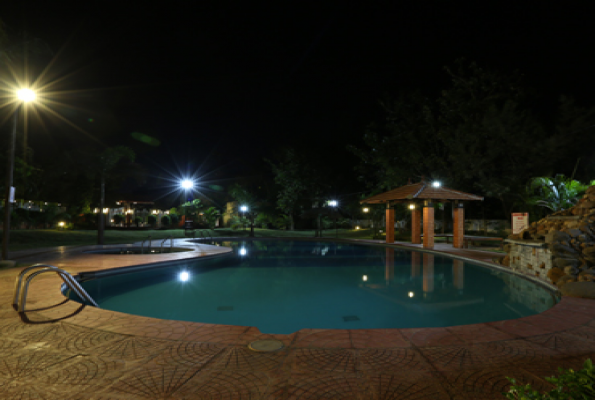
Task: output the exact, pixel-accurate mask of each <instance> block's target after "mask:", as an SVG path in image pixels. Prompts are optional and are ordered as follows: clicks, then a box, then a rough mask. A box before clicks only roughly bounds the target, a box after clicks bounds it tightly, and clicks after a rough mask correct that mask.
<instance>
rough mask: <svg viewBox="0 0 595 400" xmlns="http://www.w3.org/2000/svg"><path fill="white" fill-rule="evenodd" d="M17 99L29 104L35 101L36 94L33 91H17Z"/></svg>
mask: <svg viewBox="0 0 595 400" xmlns="http://www.w3.org/2000/svg"><path fill="white" fill-rule="evenodd" d="M17 97H18V98H19V100H22V101H24V102H25V103H28V102H30V101H33V100H35V97H36V96H35V92H34V91H33V90H31V89H19V90H18V91H17Z"/></svg>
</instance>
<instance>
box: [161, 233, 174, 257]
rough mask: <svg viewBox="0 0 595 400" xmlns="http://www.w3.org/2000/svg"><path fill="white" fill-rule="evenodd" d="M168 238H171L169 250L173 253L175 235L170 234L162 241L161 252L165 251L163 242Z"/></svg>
mask: <svg viewBox="0 0 595 400" xmlns="http://www.w3.org/2000/svg"><path fill="white" fill-rule="evenodd" d="M167 239H169V252H170V253H171V252H172V250H173V248H174V237H173V236H171V235H170V236H168V237H166V238H165V239H163V241H162V242H161V248H160V250H159V251H160V252H161V253H163V244H164V243H165V242H167Z"/></svg>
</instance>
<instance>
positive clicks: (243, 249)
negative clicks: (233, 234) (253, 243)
mask: <svg viewBox="0 0 595 400" xmlns="http://www.w3.org/2000/svg"><path fill="white" fill-rule="evenodd" d="M247 253H248V251H246V248H245V247H242V248H241V249H240V255H241V256H245V255H246V254H247Z"/></svg>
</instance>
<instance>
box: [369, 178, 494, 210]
mask: <svg viewBox="0 0 595 400" xmlns="http://www.w3.org/2000/svg"><path fill="white" fill-rule="evenodd" d="M415 200H439V201H443V202H445V201H463V200H483V197H481V196H477V195H474V194H471V193H465V192H461V191H460V190H454V189H450V188H447V187H443V186H438V187H435V186H432V185H431V184H429V183H427V182H423V181H422V182H418V183H411V184H408V185H405V186H401V187H398V188H396V189H393V190H389V191H388V192H384V193H380V194H377V195H375V196H371V197H368V198H367V199H364V200H361V201H360V204H382V203H388V202H395V203H404V202H411V201H415Z"/></svg>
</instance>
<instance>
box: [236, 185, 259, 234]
mask: <svg viewBox="0 0 595 400" xmlns="http://www.w3.org/2000/svg"><path fill="white" fill-rule="evenodd" d="M229 194H230V195H231V197H232V198H233V199H234V200H235V201H237V202H238V204H239V205H240V207H242V206H245V207H247V208H248V210H247V211H246V212H245V213H244V214H245V216H246V217H247V218H248V219H249V221H250V237H254V219H255V218H256V216H257V215H258V211H259V209H260V201H259V200H258V198H257V197H256V195H255V194H254V193H253V192H251V191H249V190H248V189H246V188H245V187H243V186H242V185H239V184H237V183H235V184H233V185H231V186H230V188H229Z"/></svg>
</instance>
